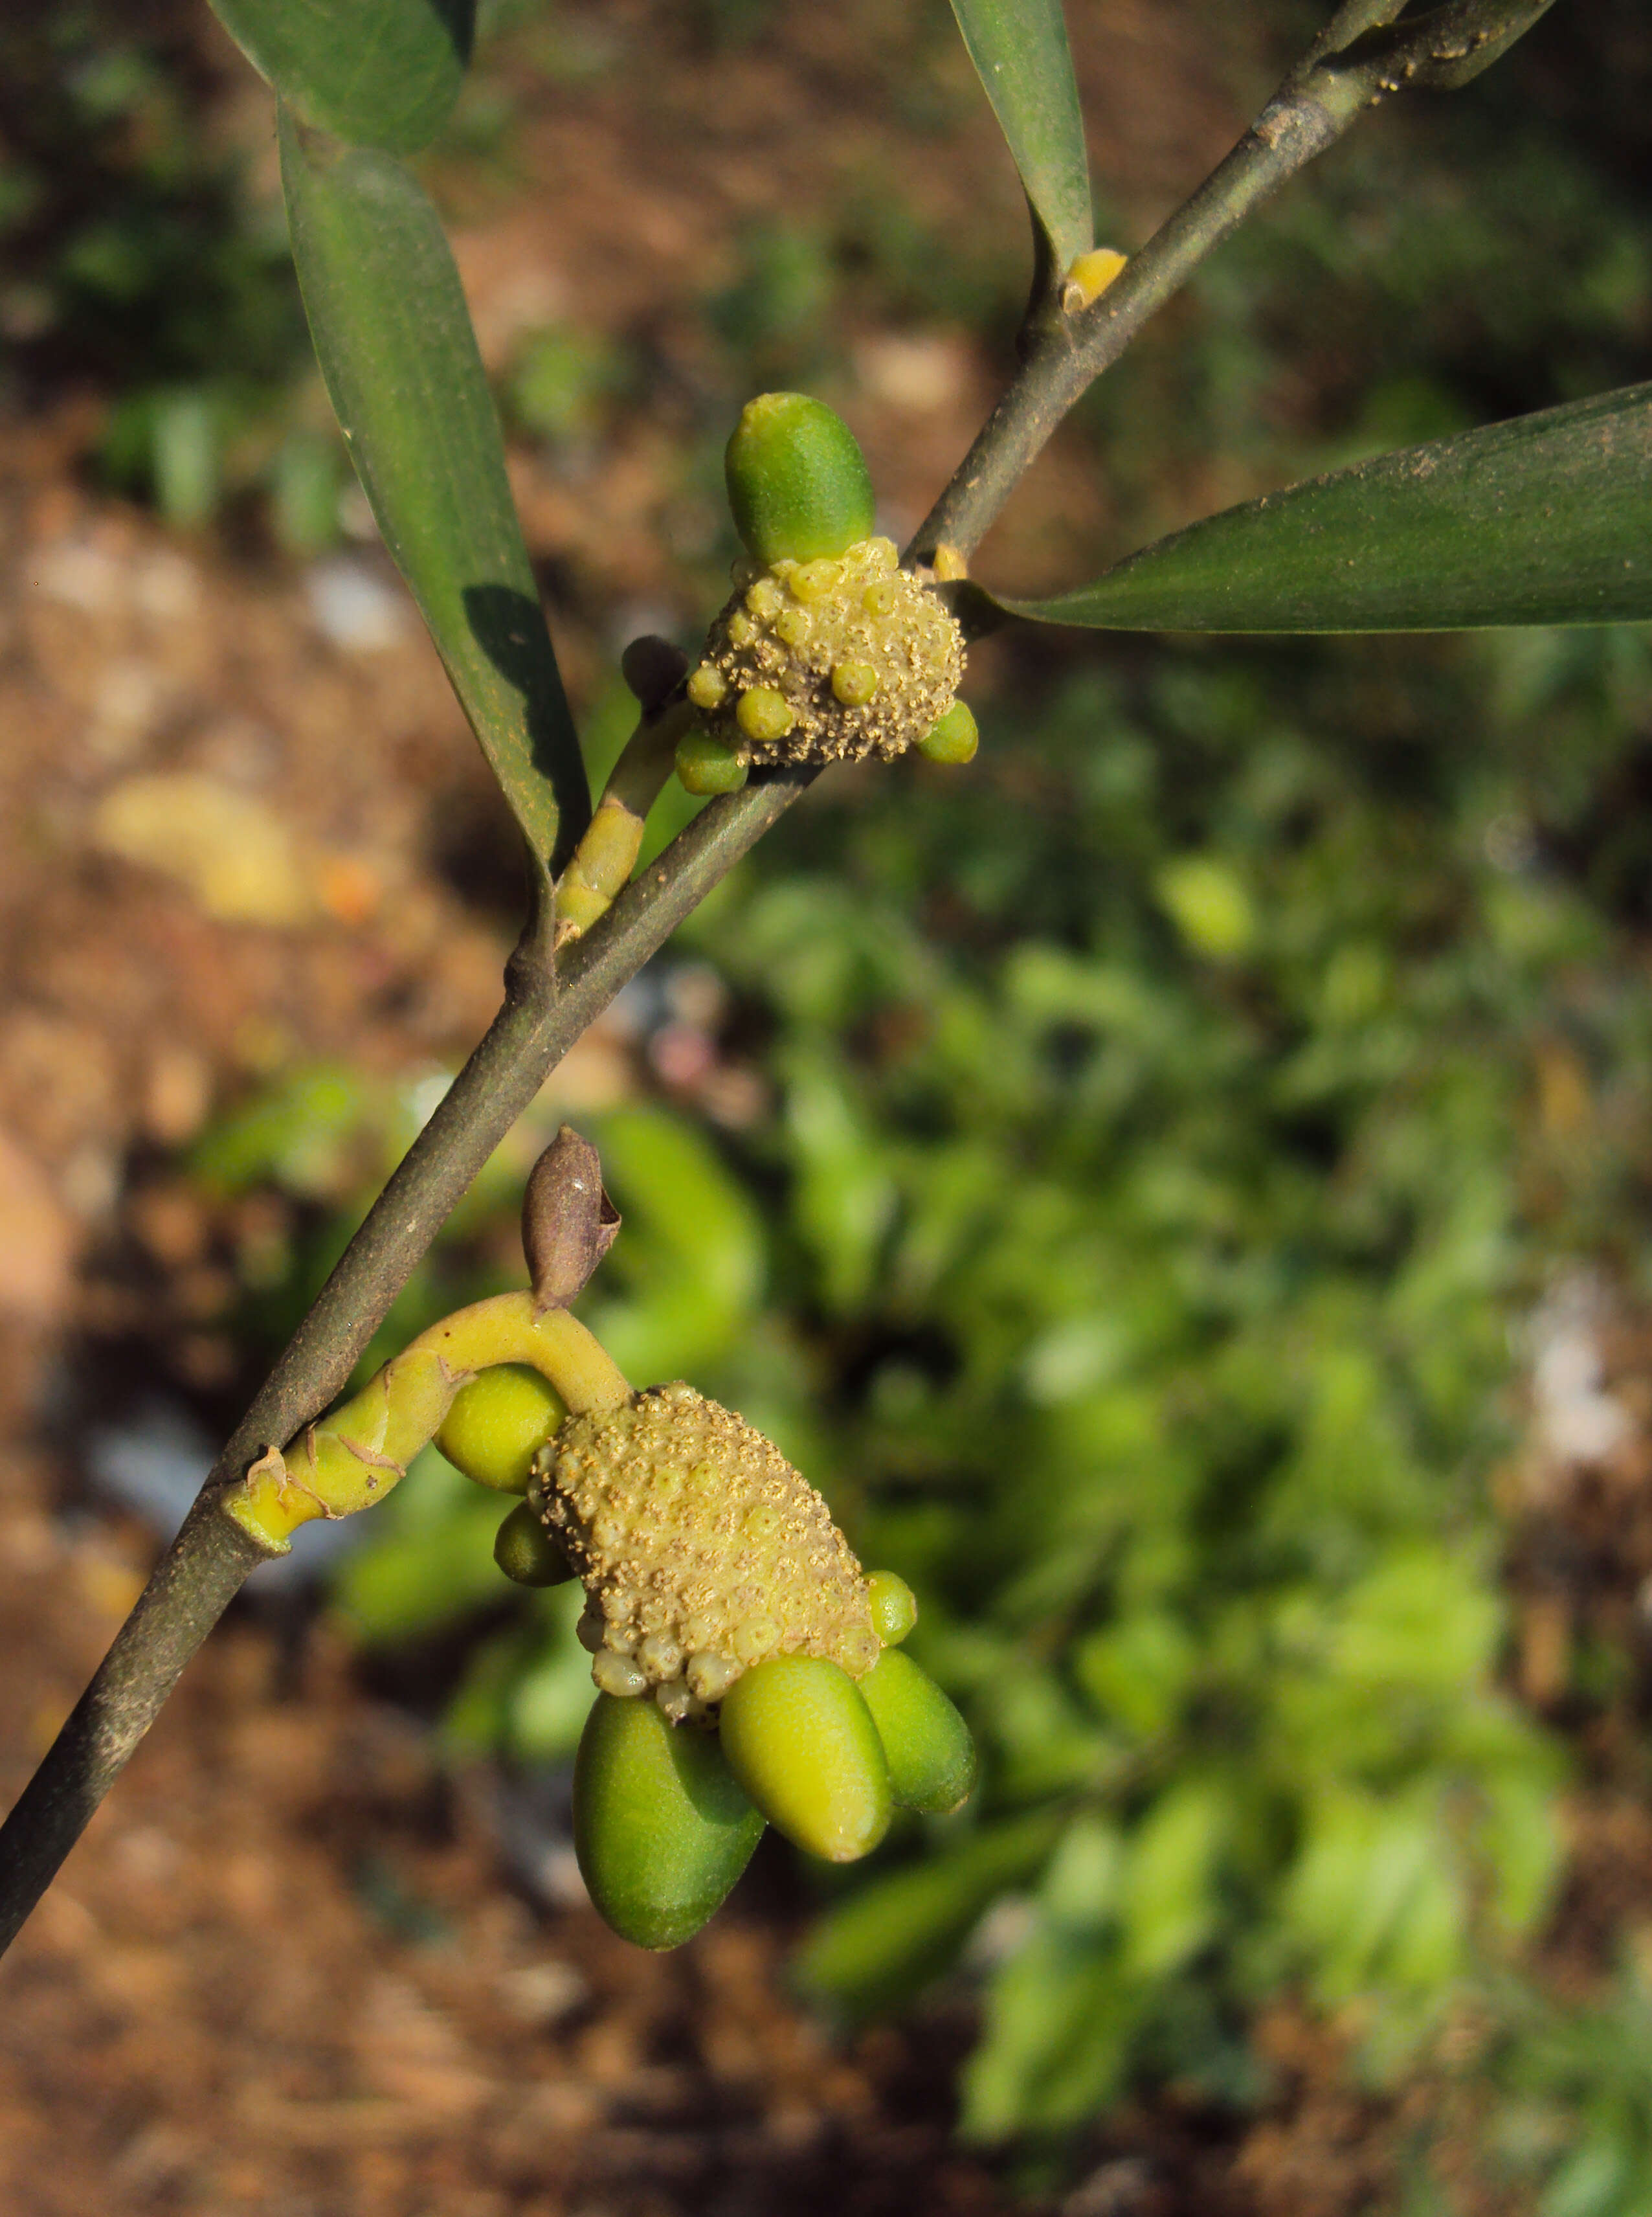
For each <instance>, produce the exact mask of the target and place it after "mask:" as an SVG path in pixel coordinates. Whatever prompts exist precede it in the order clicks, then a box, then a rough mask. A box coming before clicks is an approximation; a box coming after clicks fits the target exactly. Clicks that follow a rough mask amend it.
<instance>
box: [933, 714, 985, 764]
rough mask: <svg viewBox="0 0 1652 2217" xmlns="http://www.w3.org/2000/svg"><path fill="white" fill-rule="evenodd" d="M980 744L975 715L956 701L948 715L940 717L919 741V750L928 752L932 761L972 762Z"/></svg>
mask: <svg viewBox="0 0 1652 2217" xmlns="http://www.w3.org/2000/svg"><path fill="white" fill-rule="evenodd" d="M980 744H981V734H980V732H979V731H978V730H977V728H976V721H975V718H974V717H973V716H972V715H971V713H970V711H969V709H968V707H967V706H966V705H965V702H963V701H953V703H952V707H950V708H949V709H948V710H947V711H946V714H945V715H944V716H938V717H937V718H936V719H935V720H934V723H933V724H931V726H929V729H928V731H927V732H925V733H924V735H923V737H922V738H921V739H920V740H919V741H918V752H919V753H920V754H921V755H927V756H928V758H929V760H930V761H931V762H933V763H966V762H973V761H974V760H975V750H976V749H977V747H978V746H979V745H980Z"/></svg>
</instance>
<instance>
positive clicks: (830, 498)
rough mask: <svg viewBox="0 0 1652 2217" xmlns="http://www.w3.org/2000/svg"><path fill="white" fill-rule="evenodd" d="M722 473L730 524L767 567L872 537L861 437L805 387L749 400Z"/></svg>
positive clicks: (837, 549) (830, 552) (869, 489)
mask: <svg viewBox="0 0 1652 2217" xmlns="http://www.w3.org/2000/svg"><path fill="white" fill-rule="evenodd" d="M724 472H725V475H726V477H727V479H728V486H729V506H730V509H732V510H733V511H734V522H735V528H736V529H737V531H738V532H739V534H740V536H741V538H742V539H743V540H744V541H745V544H746V547H747V550H748V552H749V553H750V554H751V555H752V556H753V558H754V559H755V560H757V561H759V562H761V564H762V565H763V566H764V567H765V569H771V568H773V566H774V564H775V563H776V562H779V561H783V560H786V559H790V560H792V561H794V562H812V561H814V560H816V559H818V558H819V557H821V556H823V555H834V554H841V553H843V551H844V550H845V548H846V547H853V546H854V544H855V542H856V540H861V539H869V538H870V537H871V535H872V522H873V519H874V514H875V503H874V501H873V499H872V479H871V478H870V476H868V474H867V472H866V457H865V455H864V454H862V453H861V452H860V443H859V442H858V441H857V440H856V438H855V435H854V432H853V431H851V430H850V429H849V427H848V424H847V423H845V422H844V421H843V419H842V417H841V416H837V415H835V414H834V413H833V411H831V410H830V409H829V408H828V407H826V406H825V405H824V404H823V402H821V401H818V400H811V398H809V396H808V394H807V393H805V392H764V393H760V394H759V395H758V397H757V398H756V399H755V400H749V401H748V402H747V404H746V406H745V409H744V411H743V413H742V415H741V417H740V421H739V423H737V425H736V427H735V432H734V436H733V437H732V438H731V439H730V441H729V448H728V454H727V455H726V456H725V458H724Z"/></svg>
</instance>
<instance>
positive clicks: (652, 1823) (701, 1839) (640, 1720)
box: [574, 1694, 763, 1948]
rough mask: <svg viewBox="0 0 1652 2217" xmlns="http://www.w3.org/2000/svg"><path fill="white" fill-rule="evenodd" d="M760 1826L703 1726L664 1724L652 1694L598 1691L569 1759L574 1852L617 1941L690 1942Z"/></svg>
mask: <svg viewBox="0 0 1652 2217" xmlns="http://www.w3.org/2000/svg"><path fill="white" fill-rule="evenodd" d="M762 1830H763V1820H762V1819H761V1816H759V1814H758V1813H757V1812H756V1810H755V1809H754V1808H753V1807H752V1806H751V1803H750V1802H749V1800H747V1798H746V1796H745V1794H743V1792H742V1791H741V1789H740V1788H739V1786H738V1785H737V1782H736V1781H735V1779H734V1777H733V1775H731V1773H730V1769H729V1766H728V1764H727V1763H725V1762H724V1758H723V1754H722V1751H721V1750H720V1749H719V1747H718V1744H717V1740H716V1738H715V1737H714V1736H713V1735H712V1734H711V1733H708V1732H695V1731H693V1729H692V1728H689V1727H681V1728H679V1727H676V1726H672V1725H669V1724H668V1723H667V1722H666V1720H665V1719H664V1717H663V1716H662V1714H660V1711H659V1708H658V1707H657V1706H656V1703H654V1702H653V1701H622V1700H616V1699H614V1697H613V1695H608V1694H599V1695H597V1697H596V1700H595V1702H594V1703H593V1704H592V1708H591V1713H590V1715H589V1717H588V1718H587V1719H586V1720H585V1730H584V1732H583V1733H582V1735H581V1737H580V1742H579V1752H578V1754H577V1755H576V1757H575V1758H574V1852H575V1854H576V1856H578V1858H579V1868H580V1873H581V1875H582V1876H583V1879H584V1880H585V1883H586V1885H587V1886H588V1887H589V1889H590V1895H591V1899H592V1900H593V1901H594V1902H595V1905H596V1907H597V1909H598V1911H600V1912H601V1915H602V1917H604V1918H605V1919H606V1920H607V1923H608V1924H610V1925H612V1927H613V1930H615V1931H616V1932H617V1933H618V1934H619V1935H620V1938H621V1939H622V1940H630V1941H632V1942H635V1944H636V1945H637V1946H638V1948H676V1947H680V1946H681V1943H682V1942H684V1941H685V1940H688V1939H691V1938H692V1937H693V1935H694V1934H695V1933H696V1932H698V1931H699V1930H700V1926H701V1925H702V1924H705V1922H706V1918H707V1917H710V1916H711V1915H712V1912H713V1911H715V1910H717V1909H718V1908H720V1907H721V1906H722V1905H723V1903H724V1901H725V1900H726V1899H727V1898H728V1895H729V1893H730V1889H731V1887H733V1885H734V1882H735V1880H737V1878H738V1877H739V1875H740V1874H741V1872H742V1871H743V1870H744V1868H745V1867H746V1865H747V1864H748V1863H749V1862H750V1861H751V1856H752V1850H753V1849H754V1848H755V1846H756V1845H757V1843H758V1840H759V1839H760V1838H761V1836H762Z"/></svg>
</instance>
